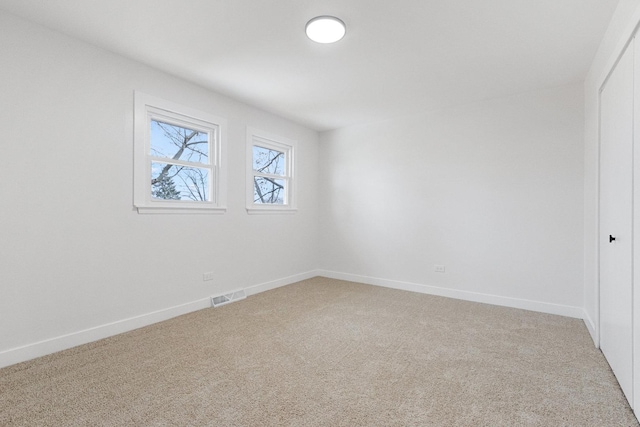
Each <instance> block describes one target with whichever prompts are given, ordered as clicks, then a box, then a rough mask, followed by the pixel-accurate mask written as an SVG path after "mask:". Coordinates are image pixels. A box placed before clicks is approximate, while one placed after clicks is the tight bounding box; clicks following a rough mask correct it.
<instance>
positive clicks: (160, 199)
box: [134, 91, 225, 213]
mask: <svg viewBox="0 0 640 427" xmlns="http://www.w3.org/2000/svg"><path fill="white" fill-rule="evenodd" d="M134 122H135V129H134V162H135V163H134V181H135V182H134V205H135V207H136V208H137V209H138V212H140V213H185V212H189V213H215V212H224V210H225V207H224V202H225V198H224V193H223V192H224V186H223V181H224V174H223V173H222V172H223V171H222V166H223V162H222V159H221V157H222V152H223V147H222V143H223V129H224V126H225V120H224V119H221V118H219V117H215V116H213V115H210V114H207V113H204V112H201V111H197V110H194V109H191V108H188V107H184V106H181V105H178V104H174V103H172V102H169V101H165V100H162V99H159V98H155V97H152V96H150V95H146V94H143V93H140V92H137V91H136V93H135V117H134Z"/></svg>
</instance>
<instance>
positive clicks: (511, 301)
mask: <svg viewBox="0 0 640 427" xmlns="http://www.w3.org/2000/svg"><path fill="white" fill-rule="evenodd" d="M317 274H318V275H319V276H324V277H328V278H331V279H339V280H348V281H350V282H358V283H364V284H367V285H375V286H383V287H386V288H393V289H400V290H404V291H412V292H418V293H422V294H429V295H437V296H442V297H448V298H455V299H460V300H465V301H473V302H480V303H485V304H493V305H500V306H503V307H511V308H520V309H523V310H531V311H537V312H540V313H547V314H557V315H560V316H566V317H573V318H576V319H582V318H584V314H585V313H584V310H583V308H582V307H573V306H568V305H560V304H552V303H547V302H541V301H532V300H526V299H519V298H509V297H502V296H498V295H490V294H483V293H478V292H469V291H461V290H457V289H448V288H441V287H438V286H429V285H420V284H417V283H410V282H402V281H398V280H389V279H380V278H377V277H368V276H360V275H357V274H349V273H340V272H336V271H328V270H318V271H317Z"/></svg>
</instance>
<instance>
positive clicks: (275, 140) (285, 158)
mask: <svg viewBox="0 0 640 427" xmlns="http://www.w3.org/2000/svg"><path fill="white" fill-rule="evenodd" d="M294 146H295V142H294V141H289V140H287V139H285V138H281V137H278V136H273V135H269V134H267V133H265V132H262V131H258V130H255V129H247V212H249V213H275V212H285V213H286V212H289V213H292V212H295V210H296V209H295V204H294V202H295V196H294V177H293V170H294V168H293V164H294V157H293V156H294Z"/></svg>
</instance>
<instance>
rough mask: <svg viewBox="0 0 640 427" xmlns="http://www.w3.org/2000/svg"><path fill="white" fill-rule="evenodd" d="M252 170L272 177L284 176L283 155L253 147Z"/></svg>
mask: <svg viewBox="0 0 640 427" xmlns="http://www.w3.org/2000/svg"><path fill="white" fill-rule="evenodd" d="M253 170H254V171H257V172H262V173H269V174H272V175H284V153H282V152H280V151H276V150H270V149H268V148H263V147H258V146H257V145H254V146H253Z"/></svg>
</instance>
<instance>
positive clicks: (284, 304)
mask: <svg viewBox="0 0 640 427" xmlns="http://www.w3.org/2000/svg"><path fill="white" fill-rule="evenodd" d="M0 425H2V426H14V425H16V426H17V425H20V426H45V425H46V426H76V425H82V426H94V425H95V426H125V425H131V426H145V425H153V426H165V425H175V426H186V425H211V426H581V427H585V426H637V425H638V424H637V423H636V420H635V418H634V416H633V414H632V413H631V410H630V409H629V406H628V405H627V403H626V401H625V400H624V397H623V396H622V392H621V391H620V389H619V388H618V385H617V383H616V382H615V379H614V377H613V374H612V373H611V371H610V370H609V367H608V365H607V363H606V361H605V359H604V358H603V356H602V354H601V353H600V352H599V351H598V350H597V349H595V348H594V346H593V343H592V341H591V338H590V337H589V335H588V332H587V330H586V328H585V326H584V324H583V323H582V321H581V320H577V319H569V318H564V317H559V316H552V315H545V314H540V313H534V312H529V311H523V310H516V309H509V308H502V307H496V306H491V305H484V304H476V303H470V302H464V301H457V300H452V299H447V298H440V297H433V296H427V295H421V294H414V293H409V292H404V291H397V290H391V289H385V288H378V287H373V286H367V285H360V284H355V283H349V282H343V281H337V280H331V279H325V278H320V277H318V278H314V279H311V280H306V281H303V282H300V283H297V284H294V285H290V286H287V287H284V288H279V289H276V290H273V291H269V292H265V293H262V294H259V295H255V296H252V297H249V298H247V299H246V300H244V301H240V302H237V303H233V304H230V305H227V306H224V307H220V308H215V309H207V310H202V311H199V312H195V313H191V314H188V315H185V316H181V317H179V318H176V319H172V320H169V321H166V322H162V323H159V324H156V325H153V326H150V327H146V328H143V329H139V330H136V331H132V332H129V333H126V334H123V335H119V336H116V337H112V338H108V339H105V340H102V341H99V342H96V343H92V344H88V345H83V346H80V347H76V348H74V349H71V350H67V351H64V352H60V353H56V354H53V355H50V356H46V357H43V358H40V359H37V360H33V361H29V362H25V363H21V364H18V365H14V366H10V367H8V368H5V369H2V370H0Z"/></svg>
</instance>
